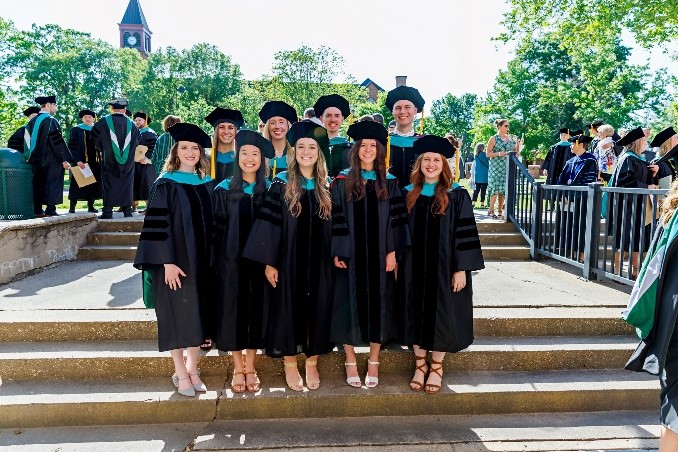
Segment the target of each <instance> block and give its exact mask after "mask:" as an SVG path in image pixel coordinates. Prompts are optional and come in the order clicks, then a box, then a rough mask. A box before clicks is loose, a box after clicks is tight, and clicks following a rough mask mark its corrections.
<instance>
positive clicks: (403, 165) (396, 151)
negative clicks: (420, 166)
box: [388, 134, 421, 189]
mask: <svg viewBox="0 0 678 452" xmlns="http://www.w3.org/2000/svg"><path fill="white" fill-rule="evenodd" d="M419 137H421V135H414V136H413V137H401V136H399V135H393V134H391V155H390V159H391V161H390V168H389V170H388V171H389V173H391V174H393V175H394V176H395V178H396V179H398V185H399V186H400V188H401V189H402V188H405V187H407V186H408V185H409V184H410V174H412V166H413V165H414V162H415V161H416V160H417V155H415V154H414V148H413V147H412V146H413V145H414V142H415V141H416V140H417V139H418V138H419ZM401 140H402V141H405V142H407V144H408V146H400V145H399V142H400V141H401Z"/></svg>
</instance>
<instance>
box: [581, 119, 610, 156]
mask: <svg viewBox="0 0 678 452" xmlns="http://www.w3.org/2000/svg"><path fill="white" fill-rule="evenodd" d="M604 124H605V121H603V120H602V119H595V120H593V121H591V122H590V123H588V124H586V128H587V129H588V130H589V136H590V137H591V138H593V140H592V141H591V142H590V143H589V147H588V148H587V151H588V152H590V153H591V154H594V155H595V152H594V151H595V150H596V148H597V147H598V141H599V140H600V137H599V136H598V128H599V127H600V126H602V125H604ZM575 135H579V134H576V133H573V134H572V136H575ZM618 139H619V137H617V138H616V139H615V141H617V140H618Z"/></svg>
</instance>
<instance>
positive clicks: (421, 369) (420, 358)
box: [410, 355, 428, 392]
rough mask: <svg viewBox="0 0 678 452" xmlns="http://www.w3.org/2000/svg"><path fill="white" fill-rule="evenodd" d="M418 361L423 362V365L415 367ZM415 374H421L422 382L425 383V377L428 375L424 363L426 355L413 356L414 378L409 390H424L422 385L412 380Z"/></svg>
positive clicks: (426, 366) (426, 365)
mask: <svg viewBox="0 0 678 452" xmlns="http://www.w3.org/2000/svg"><path fill="white" fill-rule="evenodd" d="M419 361H423V363H422V364H419V365H417V363H418V362H419ZM417 372H421V373H422V374H424V381H426V376H427V375H428V364H427V363H426V355H424V356H417V355H414V376H413V377H412V380H411V381H410V389H411V390H413V391H415V392H419V391H421V390H422V389H424V383H423V382H421V381H417V380H415V379H414V377H416V376H417ZM414 385H416V386H414Z"/></svg>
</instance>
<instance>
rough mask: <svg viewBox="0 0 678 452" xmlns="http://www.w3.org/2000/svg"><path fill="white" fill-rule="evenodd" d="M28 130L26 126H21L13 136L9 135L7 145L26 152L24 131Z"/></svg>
mask: <svg viewBox="0 0 678 452" xmlns="http://www.w3.org/2000/svg"><path fill="white" fill-rule="evenodd" d="M25 131H26V126H21V127H19V128H18V129H16V131H15V132H14V133H13V134H12V136H10V137H9V139H8V140H7V147H8V148H10V149H14V150H15V151H19V152H21V153H23V152H24V133H25Z"/></svg>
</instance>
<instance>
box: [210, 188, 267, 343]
mask: <svg viewBox="0 0 678 452" xmlns="http://www.w3.org/2000/svg"><path fill="white" fill-rule="evenodd" d="M270 184H271V183H270V181H266V185H265V188H266V189H268V187H269V186H270ZM230 185H231V179H225V180H223V181H222V182H221V183H220V184H219V185H217V187H216V188H215V190H214V222H215V223H214V224H215V226H214V239H213V240H212V246H213V252H212V261H213V268H214V272H215V279H214V280H215V294H216V300H217V328H216V334H215V336H214V342H215V344H216V346H217V348H219V350H223V351H237V350H244V349H263V348H264V346H265V343H264V337H265V332H266V329H265V327H266V321H267V317H266V314H267V313H268V310H267V309H266V305H265V303H264V301H265V297H264V291H265V289H266V285H268V281H267V280H266V276H265V274H264V270H265V265H264V264H261V263H259V262H255V261H252V260H249V259H245V258H243V257H242V252H243V249H244V248H245V244H246V243H247V239H248V237H249V235H250V231H252V226H253V225H254V220H255V218H256V216H257V213H258V212H259V208H260V207H261V204H262V202H263V200H264V197H265V196H266V191H264V192H263V193H261V194H259V195H254V188H255V185H256V183H251V184H248V183H247V182H243V184H242V191H236V190H232V189H231V187H230Z"/></svg>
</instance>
